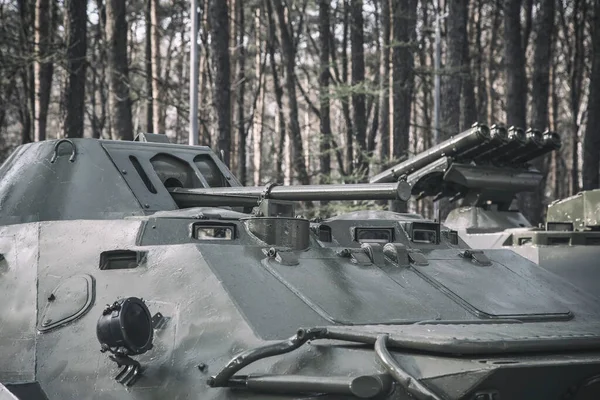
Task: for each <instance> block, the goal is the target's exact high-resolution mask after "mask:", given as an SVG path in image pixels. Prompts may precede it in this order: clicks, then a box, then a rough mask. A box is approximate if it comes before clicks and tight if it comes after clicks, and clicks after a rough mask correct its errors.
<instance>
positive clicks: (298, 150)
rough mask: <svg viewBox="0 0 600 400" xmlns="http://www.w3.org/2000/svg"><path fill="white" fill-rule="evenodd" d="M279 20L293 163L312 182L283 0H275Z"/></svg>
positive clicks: (304, 180) (303, 181)
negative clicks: (306, 162) (305, 155)
mask: <svg viewBox="0 0 600 400" xmlns="http://www.w3.org/2000/svg"><path fill="white" fill-rule="evenodd" d="M273 4H274V6H275V11H276V14H277V20H278V22H279V33H280V38H281V42H280V43H281V49H282V53H283V64H284V66H285V86H286V90H287V96H288V123H289V128H290V135H291V138H290V139H291V143H292V145H293V153H292V163H293V165H294V169H295V173H296V177H297V179H298V181H299V182H300V183H301V184H303V185H308V184H309V183H310V181H309V178H308V173H307V172H306V164H305V163H304V150H303V145H302V134H301V131H300V124H299V122H298V101H297V99H296V78H295V72H294V68H295V62H296V54H295V49H294V47H295V46H294V43H293V39H292V37H291V34H290V31H289V27H288V24H287V23H286V19H285V11H284V7H283V4H282V2H281V0H273Z"/></svg>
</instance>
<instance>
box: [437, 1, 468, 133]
mask: <svg viewBox="0 0 600 400" xmlns="http://www.w3.org/2000/svg"><path fill="white" fill-rule="evenodd" d="M446 22H447V25H448V40H447V48H448V50H447V55H446V60H447V61H446V65H445V68H444V74H443V76H442V93H441V114H442V115H441V117H442V118H441V126H440V138H439V140H440V141H443V140H446V139H448V138H449V137H450V136H452V135H456V134H457V133H459V132H460V116H461V107H460V104H461V96H460V94H461V77H462V73H463V71H464V64H465V63H466V60H465V59H464V55H465V46H468V44H467V43H465V40H467V0H451V1H450V2H449V11H448V18H447V19H446Z"/></svg>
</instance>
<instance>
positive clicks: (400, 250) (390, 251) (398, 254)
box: [383, 243, 410, 267]
mask: <svg viewBox="0 0 600 400" xmlns="http://www.w3.org/2000/svg"><path fill="white" fill-rule="evenodd" d="M383 254H385V255H386V256H387V257H388V258H390V259H391V260H392V261H394V262H395V263H396V264H397V265H398V266H399V267H408V266H409V265H410V261H409V259H408V249H407V248H406V246H405V245H404V244H402V243H386V244H385V246H383Z"/></svg>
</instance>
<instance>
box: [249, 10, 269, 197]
mask: <svg viewBox="0 0 600 400" xmlns="http://www.w3.org/2000/svg"><path fill="white" fill-rule="evenodd" d="M254 34H255V36H256V44H255V46H256V56H255V57H256V58H255V61H254V64H255V65H254V69H255V74H256V84H257V85H258V96H257V99H256V108H255V109H254V116H253V119H252V137H253V158H252V160H253V162H252V163H253V167H254V177H253V178H254V179H253V180H254V184H255V185H256V186H258V185H260V183H261V182H260V179H261V169H262V168H261V167H262V165H261V159H262V136H263V114H264V111H265V110H264V104H265V103H264V97H265V88H264V85H265V81H266V80H265V78H264V77H263V72H264V71H263V65H262V62H261V54H262V50H263V48H262V45H261V39H260V35H261V20H260V8H257V9H256V11H255V15H254Z"/></svg>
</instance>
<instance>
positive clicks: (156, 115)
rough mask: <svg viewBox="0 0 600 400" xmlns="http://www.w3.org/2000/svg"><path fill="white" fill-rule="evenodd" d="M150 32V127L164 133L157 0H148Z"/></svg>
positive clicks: (155, 131) (156, 131)
mask: <svg viewBox="0 0 600 400" xmlns="http://www.w3.org/2000/svg"><path fill="white" fill-rule="evenodd" d="M150 7H151V8H150V22H151V23H150V32H151V39H152V95H153V99H152V100H153V101H152V127H153V132H154V133H165V127H164V126H163V124H162V121H163V118H162V104H161V102H162V99H161V87H160V86H161V85H160V63H161V55H160V38H161V37H160V20H159V18H158V0H150Z"/></svg>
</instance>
